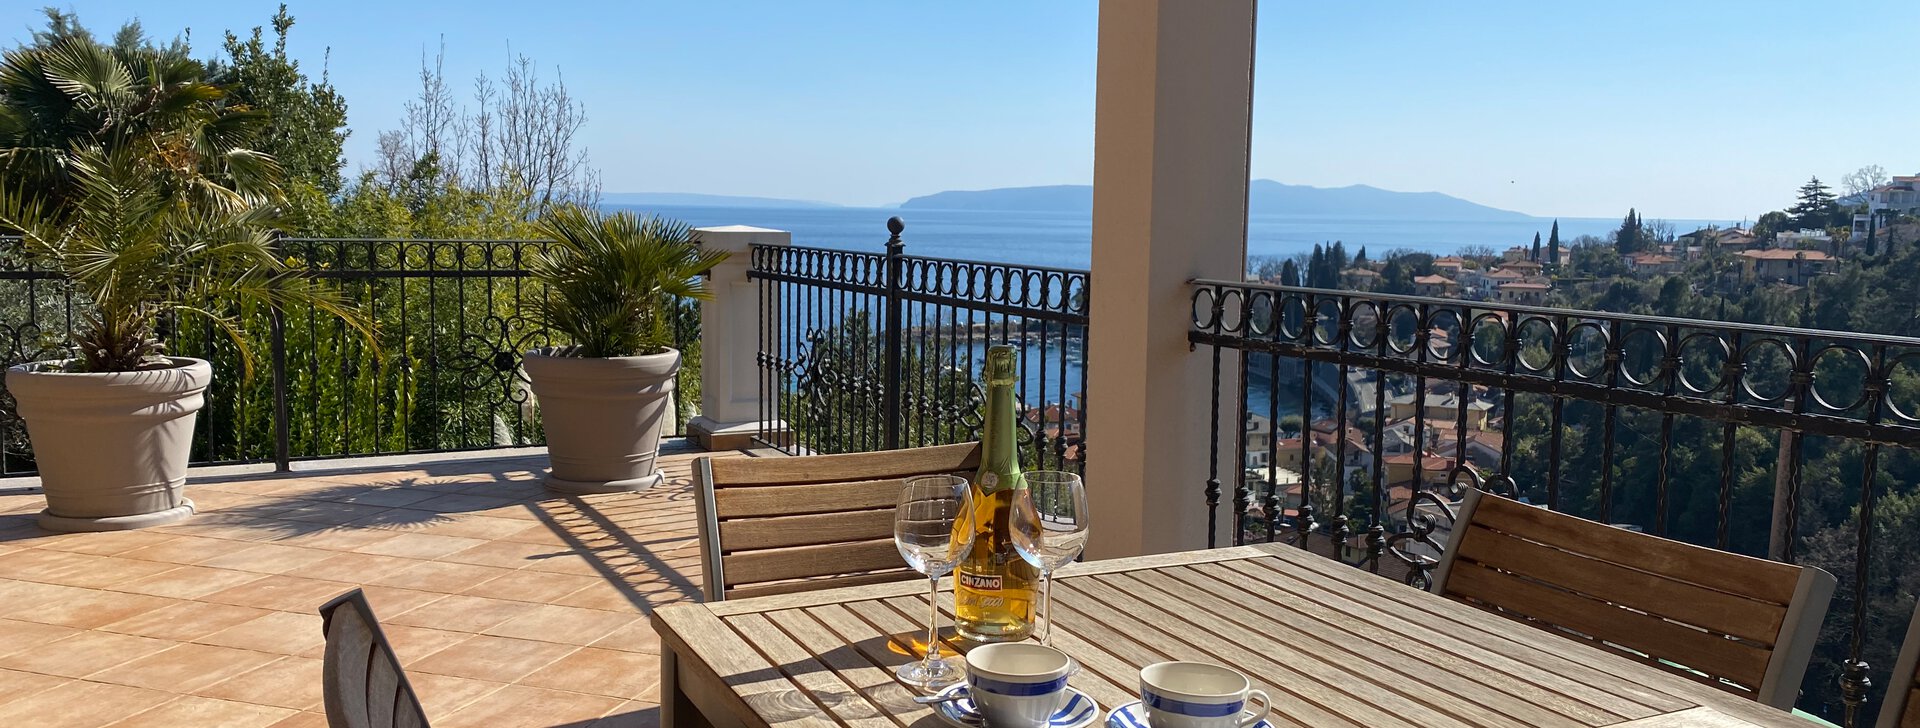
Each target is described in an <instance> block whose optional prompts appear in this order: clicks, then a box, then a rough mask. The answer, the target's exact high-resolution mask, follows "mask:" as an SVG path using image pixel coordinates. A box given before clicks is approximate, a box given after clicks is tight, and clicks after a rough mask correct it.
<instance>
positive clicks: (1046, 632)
mask: <svg viewBox="0 0 1920 728" xmlns="http://www.w3.org/2000/svg"><path fill="white" fill-rule="evenodd" d="M1040 622H1041V632H1040V646H1041V647H1052V646H1053V571H1052V570H1048V571H1047V572H1046V573H1044V574H1041V575H1040Z"/></svg>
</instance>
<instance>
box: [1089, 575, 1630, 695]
mask: <svg viewBox="0 0 1920 728" xmlns="http://www.w3.org/2000/svg"><path fill="white" fill-rule="evenodd" d="M1100 578H1102V579H1109V580H1118V581H1119V582H1120V583H1117V584H1116V586H1118V587H1120V588H1123V589H1128V590H1130V591H1134V592H1136V593H1141V594H1157V595H1165V596H1164V598H1167V599H1177V600H1179V603H1181V604H1182V605H1183V606H1181V607H1180V608H1182V609H1192V610H1199V611H1204V612H1207V613H1209V614H1212V615H1214V616H1215V617H1218V618H1220V619H1223V620H1226V621H1227V622H1230V623H1232V624H1234V625H1235V626H1236V628H1238V629H1240V630H1242V631H1243V633H1245V634H1250V635H1255V637H1253V639H1255V640H1258V641H1259V642H1257V643H1256V644H1264V643H1266V642H1273V643H1278V644H1284V645H1288V646H1290V647H1292V648H1294V649H1298V650H1300V651H1302V652H1305V653H1306V654H1309V655H1313V656H1315V657H1316V658H1318V659H1321V660H1325V661H1327V662H1329V663H1331V664H1334V665H1338V666H1341V667H1343V668H1345V669H1346V670H1347V671H1348V672H1351V673H1353V674H1355V675H1356V676H1358V677H1360V678H1361V679H1363V680H1365V681H1366V682H1367V684H1369V685H1371V686H1375V687H1379V688H1384V689H1387V690H1392V691H1394V692H1398V693H1400V694H1401V695H1404V696H1406V697H1407V698H1408V699H1411V700H1415V701H1419V702H1421V703H1425V704H1426V705H1428V706H1431V707H1433V708H1434V709H1437V710H1441V711H1444V712H1446V713H1448V714H1449V715H1453V716H1456V717H1459V718H1462V719H1465V720H1467V722H1470V723H1477V724H1485V723H1487V722H1490V721H1493V720H1497V719H1504V720H1508V721H1514V722H1517V723H1520V724H1524V725H1532V726H1542V727H1543V728H1553V727H1558V726H1568V727H1571V726H1591V725H1604V724H1605V723H1607V722H1615V721H1610V720H1604V719H1602V720H1577V719H1575V718H1572V717H1569V716H1566V715H1563V714H1560V713H1555V712H1553V711H1551V710H1548V709H1546V708H1542V707H1539V706H1536V705H1534V704H1532V703H1531V702H1528V701H1523V700H1515V699H1514V696H1511V695H1507V694H1505V693H1502V692H1499V691H1498V690H1497V689H1495V688H1493V687H1492V686H1489V685H1484V684H1480V683H1475V682H1473V681H1471V680H1469V679H1467V678H1466V677H1465V676H1463V675H1461V674H1459V673H1458V672H1457V670H1458V668H1459V667H1461V665H1462V663H1465V661H1464V660H1460V659H1457V658H1449V657H1448V656H1446V655H1436V657H1438V658H1439V659H1438V660H1437V661H1435V662H1432V663H1430V664H1431V667H1432V668H1433V669H1419V670H1407V669H1406V667H1407V661H1406V660H1404V659H1395V658H1396V657H1397V655H1394V654H1392V653H1390V652H1384V653H1383V652H1382V651H1379V650H1372V649H1367V647H1368V646H1369V645H1371V644H1372V643H1370V642H1367V641H1365V640H1360V639H1341V635H1340V633H1339V631H1338V630H1334V629H1331V628H1329V627H1328V626H1327V625H1316V624H1311V623H1310V622H1311V620H1293V619H1288V618H1287V617H1288V616H1292V615H1293V613H1292V612H1289V611H1287V610H1278V609H1248V608H1246V607H1245V606H1242V605H1243V604H1246V605H1247V606H1252V605H1250V604H1247V602H1241V601H1239V600H1236V599H1234V598H1233V597H1232V596H1231V595H1229V594H1227V593H1228V592H1239V590H1238V589H1236V588H1234V587H1232V586H1228V585H1226V584H1224V583H1219V582H1214V584H1216V585H1217V587H1215V588H1212V589H1208V588H1204V586H1203V584H1204V580H1203V581H1202V583H1201V584H1195V583H1191V582H1185V581H1180V580H1177V579H1175V578H1173V576H1172V575H1171V574H1168V573H1166V571H1137V572H1130V573H1126V574H1117V575H1113V576H1106V577H1100ZM1240 594H1241V595H1242V596H1247V597H1249V600H1248V601H1249V602H1250V601H1251V595H1247V594H1245V593H1244V592H1240ZM1421 667H1422V668H1426V667H1428V666H1427V665H1422V666H1421ZM1595 717H1596V718H1597V717H1599V716H1595ZM1609 717H1613V716H1609ZM1616 720H1617V717H1616Z"/></svg>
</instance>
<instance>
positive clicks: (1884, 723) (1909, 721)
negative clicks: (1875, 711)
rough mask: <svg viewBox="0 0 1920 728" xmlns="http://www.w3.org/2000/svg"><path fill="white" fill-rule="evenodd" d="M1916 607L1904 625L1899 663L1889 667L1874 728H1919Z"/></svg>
mask: <svg viewBox="0 0 1920 728" xmlns="http://www.w3.org/2000/svg"><path fill="white" fill-rule="evenodd" d="M1916 670H1920V604H1916V605H1914V610H1913V619H1912V621H1910V622H1909V623H1908V624H1907V639H1906V641H1905V642H1902V643H1901V644H1900V659H1899V660H1896V661H1894V663H1893V679H1892V680H1889V681H1888V683H1887V699H1886V702H1884V703H1881V705H1880V722H1879V723H1875V724H1874V726H1875V728H1920V680H1915V677H1916V675H1915V671H1916Z"/></svg>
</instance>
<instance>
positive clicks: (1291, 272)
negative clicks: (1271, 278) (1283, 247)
mask: <svg viewBox="0 0 1920 728" xmlns="http://www.w3.org/2000/svg"><path fill="white" fill-rule="evenodd" d="M1280 285H1283V286H1297V285H1300V266H1297V265H1294V264H1293V259H1292V258H1288V259H1287V262H1285V263H1281V264H1280Z"/></svg>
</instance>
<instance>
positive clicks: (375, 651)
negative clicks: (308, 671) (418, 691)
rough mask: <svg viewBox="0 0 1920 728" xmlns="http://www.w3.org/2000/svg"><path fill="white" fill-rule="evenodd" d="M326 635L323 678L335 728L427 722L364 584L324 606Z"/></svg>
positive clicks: (407, 726) (403, 727) (399, 727)
mask: <svg viewBox="0 0 1920 728" xmlns="http://www.w3.org/2000/svg"><path fill="white" fill-rule="evenodd" d="M320 617H321V619H322V620H323V622H322V625H321V627H320V629H321V631H322V632H324V633H325V634H326V636H327V651H326V658H325V660H323V664H322V666H321V677H320V679H321V681H322V684H323V687H324V694H325V696H326V702H325V705H326V709H327V725H328V726H330V727H331V728H427V715H426V713H424V712H422V711H421V710H420V700H419V699H418V698H415V697H414V695H413V686H412V685H409V684H408V683H407V675H406V673H404V672H401V670H400V660H399V659H397V658H395V657H394V655H393V648H392V646H390V645H389V644H388V643H387V635H386V634H385V633H384V632H381V631H380V623H379V622H378V621H376V620H375V619H374V617H373V607H372V606H370V605H368V604H367V597H366V595H365V594H362V593H361V592H360V590H359V589H355V590H353V591H350V592H347V593H345V594H341V595H340V596H337V597H334V598H333V600H332V601H329V602H327V603H326V604H325V605H323V606H321V607H320Z"/></svg>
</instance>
